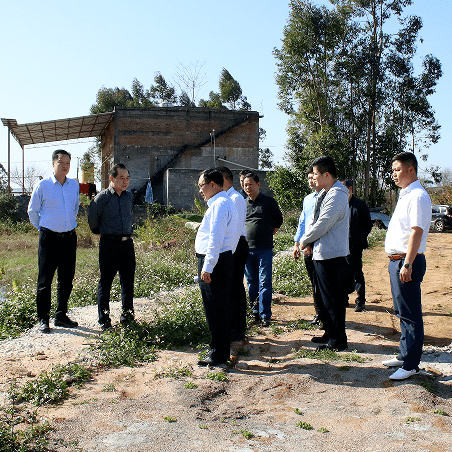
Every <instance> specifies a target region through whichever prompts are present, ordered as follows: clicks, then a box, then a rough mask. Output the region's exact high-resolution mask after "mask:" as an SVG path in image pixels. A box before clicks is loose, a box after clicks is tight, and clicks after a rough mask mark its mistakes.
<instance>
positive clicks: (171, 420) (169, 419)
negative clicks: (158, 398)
mask: <svg viewBox="0 0 452 452" xmlns="http://www.w3.org/2000/svg"><path fill="white" fill-rule="evenodd" d="M163 419H165V421H166V422H177V419H176V418H175V417H171V416H165V417H164V418H163Z"/></svg>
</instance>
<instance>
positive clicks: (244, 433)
mask: <svg viewBox="0 0 452 452" xmlns="http://www.w3.org/2000/svg"><path fill="white" fill-rule="evenodd" d="M240 433H241V434H242V436H243V437H244V438H245V439H251V438H254V434H253V433H251V432H249V431H248V430H245V429H244V428H242V429H241V430H240Z"/></svg>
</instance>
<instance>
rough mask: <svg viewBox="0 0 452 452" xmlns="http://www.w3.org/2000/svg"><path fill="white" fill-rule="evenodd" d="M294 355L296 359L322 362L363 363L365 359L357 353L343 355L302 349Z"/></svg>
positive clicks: (329, 351)
mask: <svg viewBox="0 0 452 452" xmlns="http://www.w3.org/2000/svg"><path fill="white" fill-rule="evenodd" d="M292 353H294V358H309V359H318V360H320V361H325V362H327V361H345V362H348V363H350V362H357V363H363V362H365V359H364V358H362V357H361V356H359V355H358V354H357V353H356V352H352V353H341V354H339V353H338V352H335V351H333V350H308V349H304V348H300V349H299V350H295V349H293V350H292Z"/></svg>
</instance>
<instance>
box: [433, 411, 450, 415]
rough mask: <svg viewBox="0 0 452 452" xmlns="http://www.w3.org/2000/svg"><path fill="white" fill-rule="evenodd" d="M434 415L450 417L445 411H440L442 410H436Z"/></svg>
mask: <svg viewBox="0 0 452 452" xmlns="http://www.w3.org/2000/svg"><path fill="white" fill-rule="evenodd" d="M432 413H433V414H440V415H441V416H449V415H448V414H447V413H446V412H445V411H444V410H440V409H435V410H432Z"/></svg>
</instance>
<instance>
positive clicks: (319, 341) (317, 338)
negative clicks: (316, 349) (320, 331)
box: [311, 333, 330, 344]
mask: <svg viewBox="0 0 452 452" xmlns="http://www.w3.org/2000/svg"><path fill="white" fill-rule="evenodd" d="M329 340H330V337H329V336H328V334H326V333H325V334H324V335H323V336H314V337H312V338H311V342H314V343H315V344H324V343H327V342H328V341H329Z"/></svg>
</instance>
